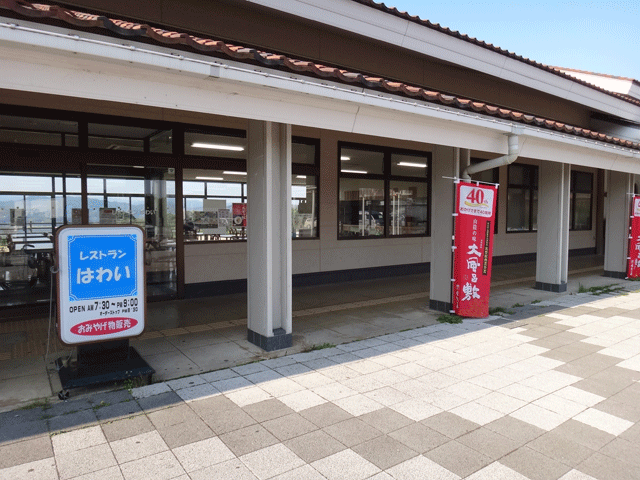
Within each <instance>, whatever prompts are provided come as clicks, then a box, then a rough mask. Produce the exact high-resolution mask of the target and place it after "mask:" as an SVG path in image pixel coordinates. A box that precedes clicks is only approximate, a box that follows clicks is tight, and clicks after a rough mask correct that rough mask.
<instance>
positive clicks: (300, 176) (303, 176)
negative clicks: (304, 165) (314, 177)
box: [296, 175, 307, 178]
mask: <svg viewBox="0 0 640 480" xmlns="http://www.w3.org/2000/svg"><path fill="white" fill-rule="evenodd" d="M296 178H307V176H306V175H296Z"/></svg>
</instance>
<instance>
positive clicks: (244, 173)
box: [222, 170, 247, 175]
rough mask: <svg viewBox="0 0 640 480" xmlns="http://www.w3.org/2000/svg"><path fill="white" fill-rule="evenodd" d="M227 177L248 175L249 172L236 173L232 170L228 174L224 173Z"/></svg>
mask: <svg viewBox="0 0 640 480" xmlns="http://www.w3.org/2000/svg"><path fill="white" fill-rule="evenodd" d="M222 173H224V174H225V175H246V174H247V172H234V171H233V170H230V171H228V172H222Z"/></svg>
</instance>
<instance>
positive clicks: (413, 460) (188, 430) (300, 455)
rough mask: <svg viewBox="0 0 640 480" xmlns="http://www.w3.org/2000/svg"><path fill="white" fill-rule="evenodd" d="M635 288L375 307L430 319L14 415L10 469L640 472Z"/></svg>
mask: <svg viewBox="0 0 640 480" xmlns="http://www.w3.org/2000/svg"><path fill="white" fill-rule="evenodd" d="M583 279H584V277H583ZM636 286H637V284H636V283H634V282H623V283H622V284H621V288H622V287H624V288H625V289H627V290H636V288H635V287H636ZM594 290H597V293H598V292H601V291H602V290H607V289H603V288H600V289H594ZM510 291H511V294H520V295H524V293H526V292H525V291H524V290H522V291H521V292H519V293H518V289H511V290H510ZM620 293H621V291H617V292H615V293H610V294H604V295H601V296H595V295H593V294H591V293H580V294H576V295H564V296H558V295H554V296H552V297H551V298H550V299H549V300H547V301H541V302H539V303H535V304H533V305H531V304H529V305H528V306H526V307H515V309H514V313H513V314H507V315H506V316H505V317H498V316H496V317H490V318H489V319H480V320H465V321H464V322H463V323H461V324H447V323H438V322H437V321H435V319H434V318H435V316H436V315H433V314H431V313H428V312H427V311H426V309H425V312H424V313H425V314H428V315H425V314H421V315H418V314H416V312H417V309H415V307H407V310H406V311H405V312H404V313H403V312H402V311H401V310H397V309H394V310H393V313H391V312H387V313H384V312H385V311H386V308H383V309H378V310H377V313H378V315H377V317H376V318H377V320H376V319H374V318H369V320H368V322H369V323H371V324H372V325H373V324H376V322H378V323H379V324H387V325H388V324H389V323H390V321H391V320H393V321H395V320H397V319H398V318H403V317H402V315H405V317H411V318H407V320H408V322H409V323H408V324H412V323H413V325H416V326H417V324H420V323H423V324H426V326H420V327H418V328H413V329H411V330H406V331H397V332H396V333H391V334H386V335H381V336H377V337H375V338H369V339H367V340H359V341H355V342H350V343H343V344H340V345H337V346H330V347H329V348H317V349H312V350H310V351H307V352H303V353H296V354H293V355H287V356H281V357H278V358H273V359H268V360H263V361H259V362H254V363H248V364H245V365H242V366H237V367H233V368H228V369H221V370H217V371H213V372H209V373H203V374H198V375H192V376H188V377H185V378H180V379H176V380H171V381H167V382H160V383H156V384H153V385H149V386H142V387H137V388H130V390H129V391H128V390H119V391H115V392H110V393H102V394H95V395H93V396H89V397H80V398H74V399H72V400H69V401H67V402H52V403H46V404H41V405H37V404H34V405H32V408H30V409H24V410H17V411H13V412H7V413H4V414H0V425H1V426H2V428H0V445H1V446H0V478H7V479H18V480H20V479H42V480H45V479H56V480H57V479H76V478H77V479H84V480H87V479H94V478H95V479H97V478H99V479H101V480H110V479H126V480H136V479H145V480H146V479H148V478H153V479H173V478H176V479H180V480H188V479H191V480H200V479H203V480H204V479H206V480H215V479H225V480H229V479H235V480H244V479H252V480H253V479H267V478H273V479H279V480H284V479H292V480H293V479H295V480H307V479H308V480H315V479H318V480H321V479H329V480H364V479H375V480H384V479H397V480H404V479H423V478H429V479H431V478H433V479H447V480H448V479H451V480H453V479H460V478H468V479H474V480H482V479H487V480H489V479H491V480H495V479H514V480H526V479H531V480H547V479H558V478H560V479H562V480H578V479H582V480H590V479H597V480H607V479H611V480H627V479H629V480H631V479H639V478H640V457H639V456H638V451H640V423H639V422H640V384H639V381H640V293H637V292H636V293H629V294H622V295H620ZM423 303H424V302H422V304H423ZM353 314H354V320H355V321H358V322H360V321H362V319H363V318H366V316H367V314H364V313H362V312H361V309H357V310H356V311H354V312H353ZM391 315H394V316H393V317H391ZM325 322H329V323H330V321H325Z"/></svg>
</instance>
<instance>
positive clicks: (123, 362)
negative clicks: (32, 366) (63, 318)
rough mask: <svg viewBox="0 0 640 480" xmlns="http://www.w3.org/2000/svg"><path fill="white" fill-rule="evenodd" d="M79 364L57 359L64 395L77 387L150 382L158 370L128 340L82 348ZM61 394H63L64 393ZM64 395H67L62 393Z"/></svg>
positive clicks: (78, 355) (78, 354) (78, 350)
mask: <svg viewBox="0 0 640 480" xmlns="http://www.w3.org/2000/svg"><path fill="white" fill-rule="evenodd" d="M76 352H77V361H76V362H74V363H70V364H69V365H66V366H65V365H64V362H63V359H62V358H59V359H57V360H56V368H57V369H58V374H59V375H60V383H61V384H62V389H63V392H65V391H67V390H69V389H71V388H78V387H87V386H91V385H98V384H101V383H108V382H116V381H122V380H126V379H128V378H143V379H145V380H147V381H148V382H149V383H151V376H152V375H153V374H154V373H155V370H154V369H153V368H151V366H150V365H149V364H148V363H147V362H146V361H145V360H144V359H143V358H142V357H141V356H140V354H139V353H138V352H137V351H136V349H135V348H133V347H131V346H130V345H129V339H126V340H113V341H110V342H101V343H92V344H88V345H79V346H78V347H77V349H76ZM61 393H62V392H61ZM62 396H65V397H66V396H68V395H66V393H63V395H62Z"/></svg>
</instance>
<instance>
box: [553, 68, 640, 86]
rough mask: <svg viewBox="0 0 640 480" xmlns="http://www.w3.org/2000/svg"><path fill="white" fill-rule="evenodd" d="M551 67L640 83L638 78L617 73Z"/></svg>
mask: <svg viewBox="0 0 640 480" xmlns="http://www.w3.org/2000/svg"><path fill="white" fill-rule="evenodd" d="M551 68H553V69H555V70H559V71H561V72H573V73H586V74H587V75H595V76H596V77H604V78H612V79H615V80H624V81H625V82H633V83H640V82H639V81H638V80H635V79H633V78H630V77H619V76H616V75H609V74H608V73H597V72H589V71H588V70H578V69H576V68H565V67H551Z"/></svg>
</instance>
